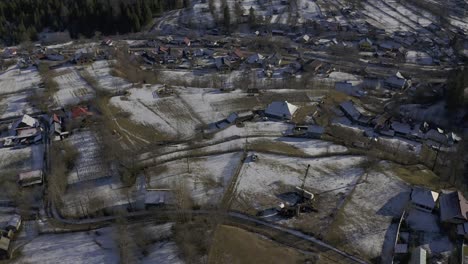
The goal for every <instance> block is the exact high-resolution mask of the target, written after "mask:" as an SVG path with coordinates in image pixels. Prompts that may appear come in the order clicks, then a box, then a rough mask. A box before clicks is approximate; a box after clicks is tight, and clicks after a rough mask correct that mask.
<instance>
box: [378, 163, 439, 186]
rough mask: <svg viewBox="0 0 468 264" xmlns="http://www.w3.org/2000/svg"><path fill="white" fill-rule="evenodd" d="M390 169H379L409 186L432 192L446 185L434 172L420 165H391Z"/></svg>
mask: <svg viewBox="0 0 468 264" xmlns="http://www.w3.org/2000/svg"><path fill="white" fill-rule="evenodd" d="M389 166H390V167H389V168H388V167H385V168H381V170H382V171H383V172H384V173H385V172H388V171H390V172H392V173H394V174H395V175H396V176H398V177H399V178H400V179H402V180H403V181H404V182H406V183H409V184H411V185H417V186H424V187H427V188H429V189H432V190H440V189H442V188H444V187H446V184H444V182H443V181H442V180H441V179H440V177H438V176H437V175H436V174H434V172H432V171H430V170H429V169H428V168H426V167H424V166H421V165H412V166H402V165H397V164H391V165H389Z"/></svg>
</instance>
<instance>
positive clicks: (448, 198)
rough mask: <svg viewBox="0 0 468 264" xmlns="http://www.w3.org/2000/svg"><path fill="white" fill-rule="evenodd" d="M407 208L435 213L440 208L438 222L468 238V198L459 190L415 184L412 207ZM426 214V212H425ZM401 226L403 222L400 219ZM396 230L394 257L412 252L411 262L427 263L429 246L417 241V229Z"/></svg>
mask: <svg viewBox="0 0 468 264" xmlns="http://www.w3.org/2000/svg"><path fill="white" fill-rule="evenodd" d="M407 210H420V211H422V212H424V213H428V214H435V213H437V212H438V215H439V222H440V223H441V224H442V225H443V226H445V227H446V228H447V230H450V231H451V232H453V233H455V234H456V235H458V237H459V238H460V239H462V240H463V239H464V238H468V201H467V200H466V199H465V197H464V196H463V194H462V193H461V192H459V191H451V192H442V193H438V192H434V191H431V190H429V189H426V188H422V187H414V188H413V189H412V191H411V194H410V207H409V208H408V209H407ZM423 215H424V214H423ZM405 217H407V212H406V211H405V213H404V214H403V216H402V219H401V221H403V220H405V219H404V218H405ZM419 221H430V220H429V219H419ZM400 227H401V223H400ZM400 227H399V231H398V233H397V237H396V240H395V247H394V260H401V259H405V257H407V256H408V254H409V253H410V250H409V249H410V245H412V247H413V249H412V250H411V258H410V262H409V263H418V264H419V263H427V262H426V259H427V254H428V252H427V251H426V249H424V248H423V247H421V246H420V245H416V246H415V245H414V241H415V239H414V237H413V238H412V236H417V235H418V234H417V233H413V232H412V231H411V230H408V229H405V230H400Z"/></svg>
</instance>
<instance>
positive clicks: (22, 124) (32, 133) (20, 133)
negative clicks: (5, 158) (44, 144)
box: [11, 115, 42, 144]
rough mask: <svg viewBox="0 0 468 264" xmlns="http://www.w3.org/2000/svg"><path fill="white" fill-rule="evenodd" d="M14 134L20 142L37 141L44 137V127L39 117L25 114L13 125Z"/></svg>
mask: <svg viewBox="0 0 468 264" xmlns="http://www.w3.org/2000/svg"><path fill="white" fill-rule="evenodd" d="M11 131H12V132H11V133H12V136H14V137H15V139H16V140H17V141H18V142H19V143H25V144H30V143H35V142H38V141H40V140H41V139H42V134H41V132H42V128H41V127H40V123H39V121H38V120H37V119H35V118H33V117H31V116H29V115H24V116H23V117H22V118H21V119H19V120H17V121H16V122H14V123H13V124H12V125H11Z"/></svg>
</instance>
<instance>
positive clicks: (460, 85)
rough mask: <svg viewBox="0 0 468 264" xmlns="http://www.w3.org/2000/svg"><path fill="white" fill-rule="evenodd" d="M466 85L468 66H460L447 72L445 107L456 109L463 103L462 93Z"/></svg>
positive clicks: (467, 83) (451, 109) (467, 84)
mask: <svg viewBox="0 0 468 264" xmlns="http://www.w3.org/2000/svg"><path fill="white" fill-rule="evenodd" d="M467 86H468V68H466V67H465V68H461V69H459V70H456V71H454V72H451V73H450V74H449V77H448V80H447V96H446V101H447V108H448V109H449V110H450V111H456V110H457V109H459V108H460V107H461V106H463V104H464V103H465V98H464V93H465V88H466V87H467Z"/></svg>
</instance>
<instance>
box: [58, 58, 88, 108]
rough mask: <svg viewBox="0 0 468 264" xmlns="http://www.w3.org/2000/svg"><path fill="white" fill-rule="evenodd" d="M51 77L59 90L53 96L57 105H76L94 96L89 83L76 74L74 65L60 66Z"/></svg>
mask: <svg viewBox="0 0 468 264" xmlns="http://www.w3.org/2000/svg"><path fill="white" fill-rule="evenodd" d="M55 74H56V75H57V76H56V77H54V78H53V79H54V80H55V81H56V82H57V84H58V86H59V87H58V88H59V90H58V91H57V93H55V95H54V98H55V101H56V102H57V104H58V105H60V106H67V105H76V104H78V103H80V102H82V101H87V100H90V99H92V98H93V97H94V91H93V89H92V88H91V87H90V86H89V84H88V83H87V82H86V81H85V80H84V79H83V78H82V77H81V76H80V75H79V74H78V72H77V70H76V68H75V67H72V66H70V67H65V68H60V69H59V70H56V71H55Z"/></svg>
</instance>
